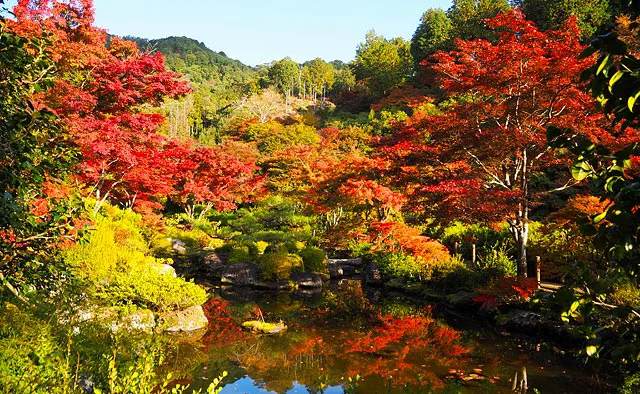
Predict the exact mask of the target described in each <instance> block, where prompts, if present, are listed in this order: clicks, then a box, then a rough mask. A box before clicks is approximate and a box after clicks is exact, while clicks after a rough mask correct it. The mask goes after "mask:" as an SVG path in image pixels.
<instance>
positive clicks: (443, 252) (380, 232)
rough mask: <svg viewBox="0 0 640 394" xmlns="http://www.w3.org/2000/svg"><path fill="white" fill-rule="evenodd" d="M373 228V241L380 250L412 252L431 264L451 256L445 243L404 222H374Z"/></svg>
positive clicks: (411, 253)
mask: <svg viewBox="0 0 640 394" xmlns="http://www.w3.org/2000/svg"><path fill="white" fill-rule="evenodd" d="M371 230H372V231H371V242H373V243H374V245H376V248H377V249H378V250H384V251H387V252H399V253H406V254H410V255H412V256H414V257H417V258H419V259H422V260H423V261H425V262H427V263H429V264H433V263H438V262H440V261H445V260H449V259H450V258H451V255H450V254H449V251H448V249H447V248H446V247H445V246H444V245H442V244H441V243H439V242H438V241H434V240H432V239H431V238H429V237H425V236H423V235H422V233H421V232H420V230H418V229H415V228H412V227H409V226H407V225H406V224H404V223H397V222H385V223H373V224H372V225H371Z"/></svg>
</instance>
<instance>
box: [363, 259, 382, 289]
mask: <svg viewBox="0 0 640 394" xmlns="http://www.w3.org/2000/svg"><path fill="white" fill-rule="evenodd" d="M364 283H366V284H367V285H370V286H380V285H382V273H381V272H380V270H379V269H378V266H377V265H375V263H371V264H369V265H368V266H367V268H366V269H365V272H364Z"/></svg>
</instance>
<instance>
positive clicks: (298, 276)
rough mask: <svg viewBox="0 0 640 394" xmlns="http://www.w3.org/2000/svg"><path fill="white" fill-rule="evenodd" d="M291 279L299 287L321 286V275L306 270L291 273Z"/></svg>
mask: <svg viewBox="0 0 640 394" xmlns="http://www.w3.org/2000/svg"><path fill="white" fill-rule="evenodd" d="M291 280H292V281H294V282H295V283H296V284H297V285H298V287H300V288H307V289H309V288H319V287H322V284H323V280H322V275H320V274H312V273H306V272H294V273H292V274H291Z"/></svg>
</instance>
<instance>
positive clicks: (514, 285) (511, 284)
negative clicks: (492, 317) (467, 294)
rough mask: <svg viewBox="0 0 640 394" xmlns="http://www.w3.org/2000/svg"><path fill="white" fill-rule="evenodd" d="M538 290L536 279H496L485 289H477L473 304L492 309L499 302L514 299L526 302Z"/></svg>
mask: <svg viewBox="0 0 640 394" xmlns="http://www.w3.org/2000/svg"><path fill="white" fill-rule="evenodd" d="M536 290H538V282H537V279H536V278H517V277H511V278H498V279H495V280H493V281H491V282H490V283H489V284H488V285H487V286H486V287H483V288H481V289H477V290H476V291H477V292H478V294H479V295H478V296H477V297H476V298H474V299H473V301H474V302H478V303H482V307H483V308H492V307H495V306H496V305H497V304H499V303H501V302H505V301H508V300H511V299H513V298H514V297H515V298H520V299H524V300H528V299H529V298H531V296H532V295H533V293H535V292H536Z"/></svg>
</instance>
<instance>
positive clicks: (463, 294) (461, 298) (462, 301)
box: [446, 291, 478, 308]
mask: <svg viewBox="0 0 640 394" xmlns="http://www.w3.org/2000/svg"><path fill="white" fill-rule="evenodd" d="M477 296H478V295H477V294H476V293H472V292H469V291H459V292H457V293H453V294H449V295H447V297H446V300H447V302H448V303H449V304H451V305H452V306H455V307H458V308H461V307H467V308H468V307H474V306H476V305H477V304H476V303H475V302H474V301H473V300H474V298H476V297H477Z"/></svg>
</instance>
